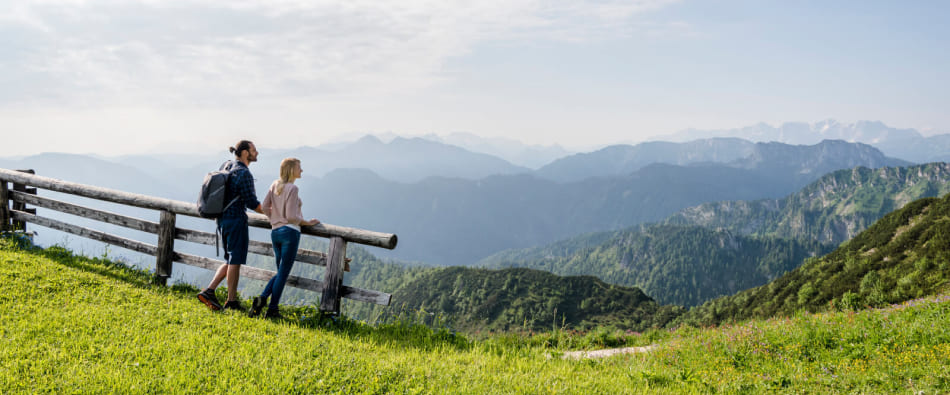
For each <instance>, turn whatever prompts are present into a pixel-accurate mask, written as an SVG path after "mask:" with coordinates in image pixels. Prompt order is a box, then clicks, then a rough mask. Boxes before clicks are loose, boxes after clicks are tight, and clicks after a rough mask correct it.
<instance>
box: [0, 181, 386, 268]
mask: <svg viewBox="0 0 950 395" xmlns="http://www.w3.org/2000/svg"><path fill="white" fill-rule="evenodd" d="M0 180H6V181H10V182H13V183H17V184H24V185H32V186H35V187H39V188H43V189H48V190H51V191H56V192H63V193H68V194H73V195H78V196H84V197H88V198H92V199H98V200H105V201H109V202H113V203H119V204H125V205H130V206H135V207H141V208H148V209H153V210H166V211H170V212H173V213H175V214H180V215H188V216H192V217H198V216H199V215H198V208H197V206H196V205H195V204H194V203H185V202H181V201H177V200H171V199H163V198H157V197H152V196H147V195H140V194H136V193H129V192H124V191H118V190H114V189H109V188H102V187H97V186H92V185H84V184H79V183H74V182H69V181H63V180H58V179H55V178H49V177H42V176H37V175H30V174H25V173H20V172H16V171H12V170H7V169H0ZM195 185H196V187H197V185H198V183H197V181H196V183H195ZM248 224H249V225H251V226H255V227H259V228H264V229H270V222H268V221H267V217H265V216H264V215H261V214H257V213H248ZM301 228H302V229H301V231H302V232H303V233H304V234H308V235H313V236H320V237H327V238H329V237H342V238H343V239H344V240H346V241H350V242H354V243H359V244H365V245H371V246H375V247H381V248H386V249H390V250H391V249H393V248H396V243H397V242H398V238H397V237H396V235H394V234H391V233H381V232H374V231H369V230H364V229H356V228H348V227H343V226H336V225H330V224H319V225H314V226H303V227H301Z"/></svg>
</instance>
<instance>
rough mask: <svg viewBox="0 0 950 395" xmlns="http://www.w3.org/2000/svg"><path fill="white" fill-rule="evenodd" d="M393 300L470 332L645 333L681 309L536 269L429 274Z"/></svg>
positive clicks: (624, 289)
mask: <svg viewBox="0 0 950 395" xmlns="http://www.w3.org/2000/svg"><path fill="white" fill-rule="evenodd" d="M395 297H398V298H399V300H400V301H403V303H405V304H406V305H407V306H408V307H409V308H412V309H422V310H425V311H435V312H440V313H443V314H446V315H448V316H450V317H452V318H453V319H454V321H453V325H454V326H455V327H457V328H458V329H460V330H464V331H466V332H476V331H486V330H487V331H509V330H515V329H530V330H545V329H551V328H552V327H559V328H560V327H563V328H571V329H591V328H594V327H597V326H611V327H615V328H619V329H624V330H635V331H645V330H647V329H650V328H654V327H660V328H661V327H663V326H664V325H665V324H666V323H667V322H669V321H670V320H672V319H673V318H675V317H676V316H677V315H679V314H682V311H683V310H682V308H680V307H675V306H660V305H658V304H657V303H656V302H655V301H653V299H651V298H650V297H648V296H647V295H645V294H644V293H643V292H642V291H641V290H639V289H637V288H627V287H621V286H617V285H611V284H607V283H604V282H603V281H600V280H598V279H597V278H595V277H591V276H572V277H560V276H556V275H553V274H551V273H548V272H543V271H539V270H532V269H505V270H487V269H471V268H463V267H451V268H445V269H435V270H430V271H427V272H425V274H423V275H421V276H419V277H418V278H416V279H415V280H413V281H411V282H409V283H408V284H406V285H405V286H403V287H401V288H400V289H399V290H398V291H397V292H396V293H395V295H394V298H395Z"/></svg>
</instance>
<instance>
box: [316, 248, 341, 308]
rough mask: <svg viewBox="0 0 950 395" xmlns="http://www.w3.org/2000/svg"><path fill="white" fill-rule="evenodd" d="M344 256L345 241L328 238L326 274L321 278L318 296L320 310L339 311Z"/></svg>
mask: <svg viewBox="0 0 950 395" xmlns="http://www.w3.org/2000/svg"><path fill="white" fill-rule="evenodd" d="M345 256H346V241H345V240H343V238H342V237H333V238H331V239H330V249H329V250H328V251H327V274H326V277H324V278H323V296H322V297H321V298H320V311H322V312H324V313H332V314H339V313H340V288H342V286H343V259H344V257H345Z"/></svg>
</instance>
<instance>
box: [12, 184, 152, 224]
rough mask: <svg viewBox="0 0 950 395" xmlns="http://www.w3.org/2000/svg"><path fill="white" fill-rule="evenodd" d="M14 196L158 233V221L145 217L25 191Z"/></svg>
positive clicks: (15, 198) (17, 198)
mask: <svg viewBox="0 0 950 395" xmlns="http://www.w3.org/2000/svg"><path fill="white" fill-rule="evenodd" d="M12 197H13V200H14V201H17V202H23V203H28V204H32V205H34V206H37V207H42V208H45V209H50V210H54V211H59V212H61V213H66V214H72V215H75V216H78V217H84V218H89V219H94V220H96V221H100V222H105V223H107V224H112V225H118V226H122V227H126V228H129V229H135V230H138V231H141V232H145V233H153V234H156V233H158V223H155V222H151V221H146V220H144V219H139V218H133V217H127V216H124V215H121V214H116V213H111V212H108V211H102V210H96V209H92V208H88V207H83V206H79V205H75V204H71V203H66V202H63V201H59V200H55V199H50V198H47V197H40V196H35V195H27V194H25V193H23V192H12Z"/></svg>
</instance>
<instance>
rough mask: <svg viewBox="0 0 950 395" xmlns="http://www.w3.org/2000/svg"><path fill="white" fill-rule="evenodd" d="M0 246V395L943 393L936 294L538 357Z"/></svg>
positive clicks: (946, 373) (945, 375)
mask: <svg viewBox="0 0 950 395" xmlns="http://www.w3.org/2000/svg"><path fill="white" fill-rule="evenodd" d="M0 243H4V244H3V245H0V323H2V326H0V343H2V344H3V346H2V347H0V388H3V389H4V390H5V392H6V391H9V392H40V391H42V392H57V393H59V392H75V391H79V392H97V393H99V392H123V393H124V392H138V393H141V392H176V393H178V392H190V393H198V392H201V393H227V392H238V393H248V392H253V393H257V392H263V393H286V392H308V393H313V392H315V393H328V392H331V393H332V392H341V393H611V394H616V393H643V392H650V390H654V391H658V392H714V391H725V392H729V393H735V392H743V391H750V392H760V391H765V390H769V389H772V390H775V389H778V390H781V391H789V392H802V391H806V392H832V391H839V392H844V391H846V392H860V391H865V392H895V391H908V390H912V391H918V390H924V391H928V392H947V391H950V303H948V302H947V301H946V298H937V299H931V300H924V301H915V302H914V303H909V304H905V305H901V306H895V307H889V308H887V309H884V310H869V311H864V312H859V313H826V314H821V315H802V314H800V315H798V316H795V317H793V318H790V319H781V320H777V319H773V320H766V321H752V322H749V323H745V324H740V325H737V326H731V327H724V328H719V329H692V328H684V329H680V330H677V331H673V332H652V333H650V334H648V335H643V336H631V339H632V340H631V341H630V343H629V344H628V345H639V344H644V342H649V341H655V340H659V347H658V349H657V351H655V352H653V353H649V354H640V355H626V356H620V357H614V358H609V359H606V360H588V361H565V360H561V359H558V358H553V359H552V358H549V357H548V356H549V354H550V353H552V352H553V353H555V354H557V353H558V352H560V351H563V350H565V349H566V347H567V346H569V345H571V344H575V343H574V341H575V340H576V337H572V336H571V335H570V334H567V333H559V332H552V333H549V334H542V335H537V336H534V337H523V336H514V335H509V336H500V337H493V338H489V339H486V340H481V341H469V340H466V339H463V338H460V337H455V336H452V335H451V334H449V333H447V332H445V331H432V330H428V329H426V328H424V327H418V326H412V325H410V324H401V325H400V324H389V325H382V326H378V327H369V326H365V325H361V324H359V323H354V322H352V321H347V320H342V321H341V322H337V323H333V322H326V321H325V322H319V321H314V320H309V319H301V315H305V314H308V312H307V311H306V310H298V311H295V312H293V313H292V314H293V317H292V319H287V320H285V321H282V322H271V321H267V320H263V319H250V318H246V317H244V316H241V315H236V314H230V313H211V312H209V311H208V310H207V309H206V308H204V307H203V306H202V305H200V304H199V303H198V302H197V301H196V300H195V299H194V296H193V293H192V292H193V290H187V289H166V288H160V287H153V286H150V285H148V279H147V277H146V276H143V275H141V274H140V273H136V272H133V271H131V270H127V269H123V268H120V267H116V266H114V265H113V264H111V263H109V262H106V261H102V260H99V259H90V258H82V257H75V256H73V255H71V254H70V253H69V252H67V251H63V250H60V249H56V248H53V249H49V250H45V251H44V250H29V251H24V250H17V249H15V248H12V247H11V246H10V243H9V242H6V241H4V240H0ZM638 343H639V344H638ZM551 344H554V345H555V346H554V347H552V346H551Z"/></svg>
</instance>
